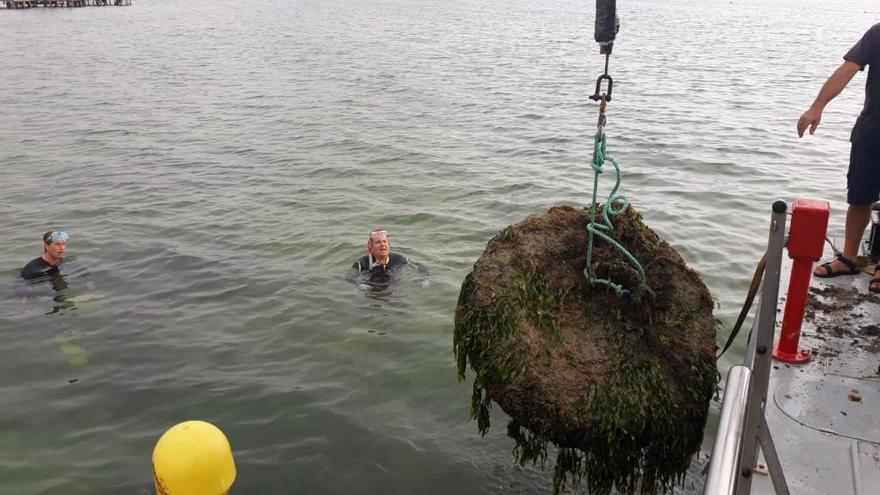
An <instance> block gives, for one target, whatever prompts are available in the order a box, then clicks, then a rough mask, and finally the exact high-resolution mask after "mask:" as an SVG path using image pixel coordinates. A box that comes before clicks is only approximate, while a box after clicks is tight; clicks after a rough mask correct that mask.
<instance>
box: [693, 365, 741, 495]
mask: <svg viewBox="0 0 880 495" xmlns="http://www.w3.org/2000/svg"><path fill="white" fill-rule="evenodd" d="M751 383H752V370H750V369H749V368H747V367H745V366H742V365H737V366H734V367H732V368H730V373H729V374H728V375H727V386H726V387H724V405H723V406H722V407H721V419H719V420H718V434H717V436H716V437H715V445H714V446H713V447H712V462H711V463H710V464H709V475H708V477H707V478H706V487H705V491H704V493H707V494H709V493H711V494H713V495H733V493H734V491H735V490H736V478H737V475H738V474H739V461H740V458H741V454H742V446H743V436H744V435H743V433H744V432H745V427H746V425H745V423H746V413H747V412H748V405H749V388H750V387H751Z"/></svg>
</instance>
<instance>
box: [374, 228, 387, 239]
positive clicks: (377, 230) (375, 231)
mask: <svg viewBox="0 0 880 495" xmlns="http://www.w3.org/2000/svg"><path fill="white" fill-rule="evenodd" d="M379 235H385V236H387V235H388V232H386V231H385V229H373V230H371V231H370V239H372V238H373V237H376V236H379Z"/></svg>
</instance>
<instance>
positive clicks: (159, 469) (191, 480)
mask: <svg viewBox="0 0 880 495" xmlns="http://www.w3.org/2000/svg"><path fill="white" fill-rule="evenodd" d="M153 480H154V481H155V482H156V493H158V494H159V495H190V494H194V495H195V494H197V495H226V493H228V492H229V489H230V488H231V487H232V483H233V482H234V481H235V460H234V459H233V458H232V448H231V447H230V446H229V440H227V439H226V435H224V434H223V432H222V431H220V429H219V428H217V427H216V426H214V425H212V424H211V423H206V422H204V421H185V422H183V423H179V424H176V425H174V426H172V427H171V428H170V429H169V430H168V431H166V432H165V433H164V434H163V435H162V437H161V438H159V441H158V442H156V448H155V449H153Z"/></svg>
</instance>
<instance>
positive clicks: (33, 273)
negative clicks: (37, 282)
mask: <svg viewBox="0 0 880 495" xmlns="http://www.w3.org/2000/svg"><path fill="white" fill-rule="evenodd" d="M60 265H61V262H60V261H59V262H58V264H57V265H55V266H52V265H50V264H49V263H46V260H44V259H43V257H42V256H40V257H39V258H35V259H33V260H31V262H30V263H28V264H27V265H25V266H24V268H22V269H21V278H23V279H25V280H33V279H35V278H40V277H49V276H53V275H58V267H59V266H60Z"/></svg>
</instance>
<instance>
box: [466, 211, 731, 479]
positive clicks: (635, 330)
mask: <svg viewBox="0 0 880 495" xmlns="http://www.w3.org/2000/svg"><path fill="white" fill-rule="evenodd" d="M589 213H590V212H589V210H585V209H578V208H573V207H568V206H560V207H554V208H551V209H550V210H549V211H548V212H546V213H543V214H537V215H532V216H530V217H528V218H526V219H525V220H523V221H522V222H520V223H518V224H515V225H511V226H509V227H507V228H506V229H504V230H502V231H501V232H499V233H498V235H496V236H495V237H494V238H493V239H492V240H491V241H489V244H488V246H487V247H486V250H485V251H484V253H483V255H482V256H481V257H480V259H479V260H478V261H477V262H476V263H475V264H474V269H473V271H472V272H471V273H470V274H468V275H467V277H466V278H465V280H464V282H463V283H462V287H461V293H460V295H459V300H458V306H457V307H456V311H455V331H454V354H455V358H456V360H457V364H458V375H459V378H460V379H464V378H465V375H466V371H467V368H468V365H470V368H471V369H472V370H473V372H474V385H473V395H472V402H471V414H472V416H473V418H475V419H476V420H477V424H478V428H479V430H480V432H481V433H485V432H486V431H487V430H488V428H489V426H490V425H489V408H490V407H491V404H492V403H493V402H495V403H497V404H498V405H500V407H501V408H502V409H503V410H504V412H505V413H507V414H508V415H509V416H510V418H511V421H510V424H509V425H508V434H509V435H510V436H511V437H512V438H513V439H514V440H515V441H516V444H517V447H516V450H515V455H516V457H517V461H519V462H520V463H526V462H538V463H541V464H542V465H543V462H544V460H545V458H546V456H547V447H548V444H552V445H555V446H556V447H557V449H556V450H557V457H556V465H555V476H554V489H555V491H557V492H558V491H560V490H561V489H563V488H564V487H565V486H566V485H569V484H570V485H572V486H576V485H577V484H578V483H579V482H580V481H584V482H585V483H586V485H587V487H588V489H589V491H590V493H591V494H604V493H610V492H611V491H612V489H616V490H617V491H619V492H621V493H657V492H663V491H667V490H669V489H670V488H671V487H672V486H673V485H674V484H675V483H676V482H677V481H678V480H681V479H683V476H684V473H685V471H686V469H687V468H688V466H689V464H690V460H691V457H692V456H693V455H694V453H696V452H697V451H698V450H699V448H700V445H701V442H702V436H703V427H704V425H705V423H706V416H707V413H708V407H709V401H710V400H711V398H712V396H713V394H714V393H715V390H716V386H717V383H718V373H717V370H716V368H715V349H716V347H715V331H716V325H717V321H716V319H715V318H714V317H713V315H712V309H713V306H714V305H713V302H712V298H711V296H710V294H709V291H708V289H707V288H706V286H705V285H704V284H703V282H702V280H700V277H699V276H698V275H697V274H696V273H695V272H694V271H693V270H691V269H690V268H688V267H687V266H686V265H685V263H684V260H682V258H681V256H679V255H678V253H676V252H675V250H674V249H672V247H670V246H669V244H667V243H666V242H665V241H663V240H662V239H661V238H660V237H659V236H657V234H655V233H654V232H653V231H652V230H651V229H650V228H648V227H647V226H646V225H645V224H644V222H643V221H642V218H641V216H640V215H639V214H638V213H637V212H636V211H635V210H634V209H633V208H629V209H628V210H627V211H626V212H625V213H624V214H622V215H621V216H619V217H618V218H617V219H616V220H615V228H614V230H613V231H612V232H610V233H609V235H610V236H611V237H612V238H613V239H614V240H615V241H617V242H618V243H620V244H621V245H622V246H623V247H625V248H626V249H627V250H628V251H629V252H630V253H632V255H634V256H635V257H636V258H637V259H638V260H639V261H640V262H641V265H642V267H643V269H644V273H645V278H644V281H643V279H642V277H641V275H640V274H639V273H638V271H637V270H635V269H634V268H633V267H632V265H631V264H630V262H629V261H628V260H627V259H626V258H625V256H624V255H623V254H622V253H621V252H620V251H618V250H616V249H614V248H613V247H612V246H610V245H609V244H608V243H607V242H605V243H603V242H602V241H596V242H595V244H594V250H593V255H592V258H591V263H592V265H593V266H591V267H590V270H591V273H595V274H598V275H599V276H601V277H603V278H606V279H610V280H612V281H614V282H615V283H616V284H620V285H622V286H623V287H624V288H626V289H627V290H628V291H629V293H628V294H627V295H626V296H625V297H619V296H618V295H617V294H616V293H615V292H614V291H613V290H610V289H609V288H608V287H607V286H602V285H591V284H590V283H589V282H588V281H587V279H586V277H585V276H584V269H585V268H587V267H586V263H587V256H586V254H587V224H588V222H589Z"/></svg>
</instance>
